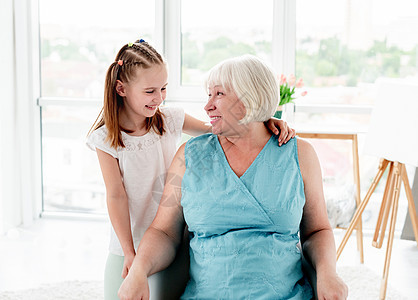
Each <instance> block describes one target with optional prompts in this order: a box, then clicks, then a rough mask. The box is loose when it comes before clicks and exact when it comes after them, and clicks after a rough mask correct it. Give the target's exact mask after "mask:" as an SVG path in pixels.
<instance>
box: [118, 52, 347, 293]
mask: <svg viewBox="0 0 418 300" xmlns="http://www.w3.org/2000/svg"><path fill="white" fill-rule="evenodd" d="M206 86H207V89H208V93H209V94H208V95H209V99H208V103H207V104H206V106H205V110H206V112H207V114H208V116H209V117H210V120H211V123H212V128H213V129H212V132H213V134H206V135H203V136H200V137H197V138H194V139H191V140H190V141H188V142H187V143H186V144H184V145H182V146H181V147H180V148H179V150H178V152H177V154H176V156H175V158H174V160H173V163H172V165H171V167H170V169H169V171H168V172H169V173H168V176H167V181H166V186H165V189H164V193H163V196H162V199H161V202H160V206H159V209H158V212H157V215H156V217H155V219H154V221H153V223H152V224H151V226H150V227H149V229H148V230H147V232H146V233H145V236H144V238H143V239H142V241H141V243H140V245H139V248H138V251H137V253H138V254H137V256H136V257H135V260H134V263H133V265H132V267H131V269H130V271H129V274H128V276H127V277H126V279H125V281H124V282H123V284H122V286H121V288H120V290H119V296H120V298H121V299H148V298H149V289H148V282H147V277H148V276H150V275H151V274H154V273H156V272H159V271H160V270H163V269H164V268H166V267H167V266H168V265H170V263H171V262H172V261H173V259H174V258H175V255H176V250H177V248H178V247H179V244H180V242H181V237H182V233H183V230H184V227H185V224H187V225H188V230H189V231H190V270H189V275H190V280H189V282H188V284H187V286H186V288H185V291H184V293H183V295H182V299H310V298H312V289H311V286H310V285H309V283H308V281H307V280H306V279H305V277H304V274H303V272H302V254H301V251H300V248H299V247H298V246H299V243H301V245H302V248H303V251H304V253H305V255H306V256H307V259H308V260H309V261H311V262H312V265H313V267H314V268H315V270H316V275H317V296H318V298H319V299H345V298H346V297H347V287H346V285H345V284H344V283H343V282H342V281H341V279H340V278H339V277H338V276H337V274H336V269H335V268H336V267H335V265H336V258H335V257H336V255H335V244H334V238H333V233H332V229H331V227H330V225H329V222H328V218H327V213H326V207H325V202H324V196H323V190H322V177H321V171H320V166H319V162H318V158H317V156H316V154H315V151H314V149H313V148H312V146H311V145H310V144H309V143H307V142H306V141H304V140H301V139H299V138H297V139H292V140H290V141H289V142H288V143H287V144H286V145H284V146H282V147H279V146H278V145H277V143H275V142H274V140H275V139H276V137H275V136H274V135H273V136H272V134H271V133H270V132H269V131H268V129H266V127H265V126H264V124H263V122H264V121H266V120H268V119H269V118H270V117H271V115H272V114H273V113H274V110H275V108H276V106H277V101H278V99H279V92H278V85H277V82H276V78H275V76H274V73H273V72H272V71H271V69H269V68H268V67H267V66H266V65H265V64H264V63H263V62H261V61H260V60H259V59H257V58H255V57H253V56H248V55H246V56H242V57H238V58H234V59H230V60H226V61H224V62H222V63H220V64H218V65H217V66H215V67H214V68H213V69H212V70H211V71H210V73H209V76H208V79H207V84H206ZM151 296H152V295H151Z"/></svg>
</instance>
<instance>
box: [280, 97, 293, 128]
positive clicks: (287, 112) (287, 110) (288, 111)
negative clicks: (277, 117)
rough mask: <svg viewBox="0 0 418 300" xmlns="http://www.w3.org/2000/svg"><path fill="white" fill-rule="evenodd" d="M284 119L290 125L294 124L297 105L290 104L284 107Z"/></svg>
mask: <svg viewBox="0 0 418 300" xmlns="http://www.w3.org/2000/svg"><path fill="white" fill-rule="evenodd" d="M282 111H283V112H282V116H281V117H282V119H283V120H285V121H286V122H288V123H293V122H294V120H295V103H293V102H289V103H286V104H285V105H283V110H282Z"/></svg>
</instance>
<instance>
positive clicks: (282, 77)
mask: <svg viewBox="0 0 418 300" xmlns="http://www.w3.org/2000/svg"><path fill="white" fill-rule="evenodd" d="M285 83H286V76H284V75H283V74H282V75H280V85H282V84H285Z"/></svg>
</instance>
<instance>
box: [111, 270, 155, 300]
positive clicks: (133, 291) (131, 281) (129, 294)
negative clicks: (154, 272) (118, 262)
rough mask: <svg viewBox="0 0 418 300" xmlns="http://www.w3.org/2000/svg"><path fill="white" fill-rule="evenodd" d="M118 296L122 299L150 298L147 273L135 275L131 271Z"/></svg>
mask: <svg viewBox="0 0 418 300" xmlns="http://www.w3.org/2000/svg"><path fill="white" fill-rule="evenodd" d="M118 296H119V298H120V299H121V300H149V286H148V278H147V275H146V274H144V273H140V274H138V273H137V274H136V276H135V277H133V276H132V275H131V276H130V273H129V274H128V276H126V278H125V280H124V281H123V282H122V284H121V286H120V288H119V291H118Z"/></svg>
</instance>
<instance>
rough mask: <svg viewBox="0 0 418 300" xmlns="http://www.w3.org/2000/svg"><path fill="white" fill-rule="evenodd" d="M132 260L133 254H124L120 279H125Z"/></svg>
mask: <svg viewBox="0 0 418 300" xmlns="http://www.w3.org/2000/svg"><path fill="white" fill-rule="evenodd" d="M134 258H135V253H134V252H132V253H131V254H125V258H124V260H123V268H122V278H125V277H126V276H127V275H128V273H129V269H130V268H131V266H132V263H133V261H134Z"/></svg>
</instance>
